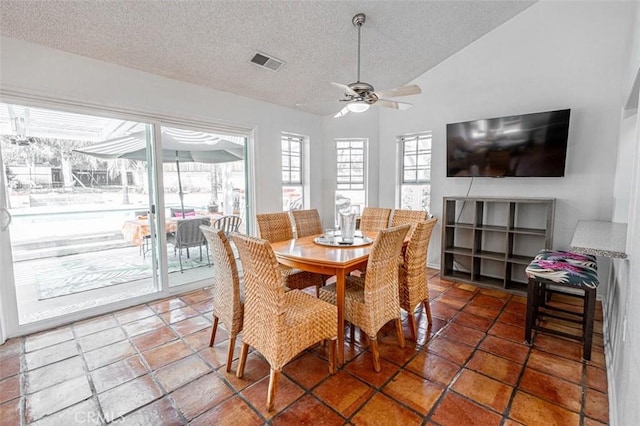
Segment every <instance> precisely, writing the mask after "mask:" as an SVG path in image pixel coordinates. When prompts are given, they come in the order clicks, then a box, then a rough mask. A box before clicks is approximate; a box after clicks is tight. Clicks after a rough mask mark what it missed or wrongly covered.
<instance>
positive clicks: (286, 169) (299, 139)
mask: <svg viewBox="0 0 640 426" xmlns="http://www.w3.org/2000/svg"><path fill="white" fill-rule="evenodd" d="M305 140H306V138H305V137H304V136H301V135H296V134H293V133H288V132H282V133H281V135H280V160H281V167H280V179H281V185H282V208H283V211H289V210H295V209H303V208H304V205H305V204H304V203H305V198H306V194H305V188H304V186H305V177H304V173H305V168H304V160H305V157H304V155H305V148H304V145H305ZM285 143H287V144H288V147H287V148H288V149H287V150H286V151H285V149H284V147H283V145H284V144H285ZM292 144H297V145H298V155H295V151H294V150H293V149H292V147H291V145H292ZM294 158H297V159H298V167H297V169H296V168H295V167H294V166H292V164H293V161H292V160H293V159H294ZM285 159H288V161H286V163H288V166H285ZM294 172H297V173H298V175H299V179H298V180H292V179H291V175H292V174H293V173H294ZM285 173H288V175H289V179H288V180H287V179H285V178H284V175H285ZM286 187H295V188H299V189H300V194H301V199H300V202H299V203H297V204H296V206H297V207H296V208H291V206H289V208H286V206H285V204H284V203H285V197H284V190H285V188H286Z"/></svg>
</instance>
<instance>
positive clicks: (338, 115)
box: [333, 106, 349, 118]
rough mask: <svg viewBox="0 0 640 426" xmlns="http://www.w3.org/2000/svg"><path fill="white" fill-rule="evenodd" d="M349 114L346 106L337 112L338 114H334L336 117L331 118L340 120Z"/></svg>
mask: <svg viewBox="0 0 640 426" xmlns="http://www.w3.org/2000/svg"><path fill="white" fill-rule="evenodd" d="M347 114H349V108H347V107H346V106H345V107H344V108H342V109H341V110H340V111H338V113H336V115H334V116H333V118H340V117H344V116H345V115H347Z"/></svg>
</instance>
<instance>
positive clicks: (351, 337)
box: [349, 323, 356, 345]
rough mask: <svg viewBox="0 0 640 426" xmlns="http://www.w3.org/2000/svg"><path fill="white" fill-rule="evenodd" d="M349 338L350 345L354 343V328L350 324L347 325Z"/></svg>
mask: <svg viewBox="0 0 640 426" xmlns="http://www.w3.org/2000/svg"><path fill="white" fill-rule="evenodd" d="M349 338H350V339H351V344H352V345H353V344H354V343H356V326H355V325H353V324H351V323H349Z"/></svg>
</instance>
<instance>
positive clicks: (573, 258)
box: [525, 250, 599, 288]
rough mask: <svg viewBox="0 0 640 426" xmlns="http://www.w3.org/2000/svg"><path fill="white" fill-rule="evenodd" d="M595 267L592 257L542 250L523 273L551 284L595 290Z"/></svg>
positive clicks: (596, 283)
mask: <svg viewBox="0 0 640 426" xmlns="http://www.w3.org/2000/svg"><path fill="white" fill-rule="evenodd" d="M543 252H545V253H543ZM596 266H597V265H596V261H595V258H594V257H593V256H589V255H582V254H578V253H571V252H561V251H552V250H543V251H541V252H540V253H539V254H538V256H536V258H535V259H534V260H533V261H532V262H531V263H530V264H529V266H527V269H526V270H525V272H526V274H527V277H529V278H534V279H536V280H538V281H547V282H548V283H551V284H560V285H566V286H571V287H589V288H596V287H597V286H598V284H599V281H598V271H597V267H596Z"/></svg>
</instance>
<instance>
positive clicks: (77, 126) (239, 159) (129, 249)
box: [0, 103, 250, 334]
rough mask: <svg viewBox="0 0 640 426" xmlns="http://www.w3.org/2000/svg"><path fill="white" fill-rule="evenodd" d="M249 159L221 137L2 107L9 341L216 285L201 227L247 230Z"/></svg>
mask: <svg viewBox="0 0 640 426" xmlns="http://www.w3.org/2000/svg"><path fill="white" fill-rule="evenodd" d="M246 151H247V139H246V138H245V137H241V136H237V135H226V134H224V132H222V133H217V132H215V131H211V132H207V131H203V130H195V129H189V128H178V127H174V126H167V125H163V123H162V122H160V121H155V122H141V121H136V120H131V119H129V120H127V119H124V118H113V117H106V116H100V115H99V114H77V113H70V112H66V111H61V110H54V109H45V108H35V107H30V106H24V105H17V104H2V103H0V159H1V163H2V173H1V174H0V186H1V187H2V191H0V195H2V197H0V219H2V221H0V224H1V225H3V228H4V225H5V222H8V220H5V216H6V217H7V218H8V217H11V223H10V225H9V224H8V223H6V224H7V225H8V226H7V227H6V230H4V231H1V232H0V268H1V273H0V303H1V304H2V307H3V312H2V316H3V319H4V321H5V322H6V323H7V324H8V329H9V333H10V334H16V330H17V329H20V330H22V331H26V332H29V331H34V330H36V329H39V328H45V327H51V324H54V323H55V322H58V323H63V322H65V321H68V320H77V319H80V318H82V317H89V316H92V315H96V314H99V313H102V312H106V311H110V310H117V309H121V308H124V307H126V306H129V305H132V304H136V303H142V302H146V301H149V300H152V299H158V298H161V297H164V296H169V295H171V294H173V293H177V292H182V291H187V290H190V289H193V288H198V287H204V286H207V285H211V282H212V278H213V268H211V266H210V262H209V256H208V251H209V248H208V246H207V244H206V242H205V241H204V238H203V236H202V234H201V233H200V232H199V225H208V226H215V225H216V220H217V219H219V218H221V217H223V216H225V215H226V216H228V215H234V216H239V217H240V219H241V226H240V227H239V228H238V229H237V231H238V232H247V230H248V229H249V226H250V224H249V223H248V220H247V219H248V215H247V204H248V202H247V200H248V199H249V197H248V196H247V194H248V185H247V176H248V173H247V162H246V158H247V156H246ZM2 209H5V210H6V213H5V210H2ZM195 222H199V223H195ZM201 252H202V257H201V254H200V253H201ZM51 320H55V321H54V322H51Z"/></svg>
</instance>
